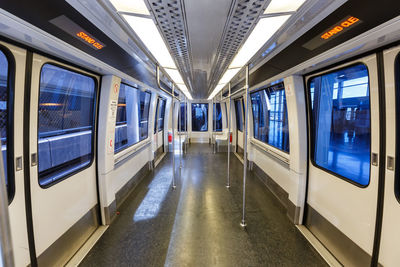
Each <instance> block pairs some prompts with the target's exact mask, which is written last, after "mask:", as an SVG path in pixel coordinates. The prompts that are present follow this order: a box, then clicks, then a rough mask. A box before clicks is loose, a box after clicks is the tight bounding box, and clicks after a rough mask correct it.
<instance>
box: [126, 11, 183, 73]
mask: <svg viewBox="0 0 400 267" xmlns="http://www.w3.org/2000/svg"><path fill="white" fill-rule="evenodd" d="M123 17H124V18H125V20H126V21H127V22H128V24H129V26H130V27H131V28H132V29H133V30H134V31H135V33H136V34H137V35H138V36H139V38H140V40H142V42H143V43H144V44H145V46H146V47H147V49H148V50H149V51H150V52H151V53H152V54H153V55H154V57H155V58H156V59H157V61H158V62H159V63H160V65H161V66H163V67H165V68H172V69H176V66H175V63H174V61H173V60H172V57H171V55H170V54H169V51H168V49H167V47H166V45H165V43H164V40H163V39H162V37H161V35H160V33H159V31H158V29H157V27H156V25H155V24H154V22H153V20H152V19H149V18H143V17H136V16H129V15H123Z"/></svg>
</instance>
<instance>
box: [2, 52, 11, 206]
mask: <svg viewBox="0 0 400 267" xmlns="http://www.w3.org/2000/svg"><path fill="white" fill-rule="evenodd" d="M9 71H10V65H9V63H8V59H7V57H6V55H5V54H4V53H3V52H2V51H1V50H0V133H1V152H2V156H3V167H4V176H5V179H6V187H7V193H8V202H9V203H10V202H11V200H12V198H13V195H14V179H13V173H12V170H9V169H10V168H9V166H8V165H7V162H8V161H9V162H12V158H13V157H12V155H11V154H10V151H12V150H11V145H10V142H9V140H8V139H7V137H8V135H9V134H10V136H11V133H12V129H10V128H9V127H8V125H9V122H10V121H13V120H12V117H11V116H12V113H11V114H10V113H9V112H8V110H11V107H12V101H11V99H10V97H11V96H10V94H9V90H10V86H9V78H8V76H9ZM8 158H10V159H8ZM10 165H11V164H10ZM10 167H12V166H10Z"/></svg>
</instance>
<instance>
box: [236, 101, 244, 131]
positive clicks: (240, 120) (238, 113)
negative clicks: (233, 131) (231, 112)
mask: <svg viewBox="0 0 400 267" xmlns="http://www.w3.org/2000/svg"><path fill="white" fill-rule="evenodd" d="M241 102H242V100H241V99H238V100H235V112H236V128H237V130H238V131H241V132H243V109H242V107H243V105H241V104H240V103H241Z"/></svg>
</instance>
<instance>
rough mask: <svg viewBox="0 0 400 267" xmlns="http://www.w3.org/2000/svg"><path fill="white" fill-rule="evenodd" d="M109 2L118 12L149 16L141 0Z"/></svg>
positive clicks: (112, 0)
mask: <svg viewBox="0 0 400 267" xmlns="http://www.w3.org/2000/svg"><path fill="white" fill-rule="evenodd" d="M110 2H111V4H113V6H114V7H115V9H117V10H118V11H120V12H129V13H135V14H141V15H150V13H149V10H148V9H147V7H146V4H145V3H144V1H143V0H110Z"/></svg>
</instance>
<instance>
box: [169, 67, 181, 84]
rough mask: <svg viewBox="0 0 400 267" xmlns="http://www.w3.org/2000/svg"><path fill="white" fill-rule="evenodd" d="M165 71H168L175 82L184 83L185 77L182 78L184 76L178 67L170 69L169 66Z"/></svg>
mask: <svg viewBox="0 0 400 267" xmlns="http://www.w3.org/2000/svg"><path fill="white" fill-rule="evenodd" d="M165 71H166V72H167V73H168V75H169V77H171V79H172V80H174V82H175V83H177V84H182V83H184V82H183V79H182V76H181V74H180V73H179V71H178V70H176V69H168V68H167V69H165Z"/></svg>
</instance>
